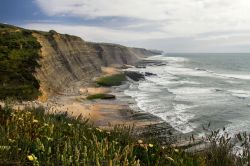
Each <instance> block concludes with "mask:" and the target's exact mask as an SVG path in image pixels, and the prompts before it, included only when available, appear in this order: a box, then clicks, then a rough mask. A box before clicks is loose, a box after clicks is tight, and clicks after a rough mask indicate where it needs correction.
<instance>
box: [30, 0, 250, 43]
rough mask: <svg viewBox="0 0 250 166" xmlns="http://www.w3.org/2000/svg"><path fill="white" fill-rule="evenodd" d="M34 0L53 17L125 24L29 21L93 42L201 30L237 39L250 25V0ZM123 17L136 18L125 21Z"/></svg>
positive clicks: (194, 34) (195, 33)
mask: <svg viewBox="0 0 250 166" xmlns="http://www.w3.org/2000/svg"><path fill="white" fill-rule="evenodd" d="M35 2H36V3H37V4H38V6H39V7H40V8H41V9H42V11H43V12H44V13H45V14H47V15H49V16H52V17H53V16H64V17H65V16H71V17H72V16H73V17H77V18H83V19H85V20H86V19H90V20H95V19H97V18H104V19H107V20H108V18H106V17H117V18H118V19H116V25H119V24H121V26H118V27H116V28H114V27H112V25H111V26H110V25H109V26H105V25H102V27H97V26H93V27H89V26H68V25H59V24H56V25H48V24H43V25H41V24H32V25H28V26H29V27H31V28H32V27H37V28H40V27H43V28H47V26H48V27H51V26H52V27H51V29H58V30H60V31H62V32H67V33H71V34H72V33H73V34H75V35H80V36H84V37H85V38H87V39H89V40H94V41H106V42H120V43H121V42H125V41H126V42H129V41H134V40H138V41H140V40H150V39H157V38H159V39H162V38H166V39H167V38H168V39H170V38H194V39H197V40H199V37H200V34H206V33H211V32H222V33H223V32H225V31H230V32H232V33H231V34H227V36H226V38H227V39H235V37H234V36H239V35H240V34H238V32H240V31H246V30H249V29H250V14H249V9H250V1H249V0H237V1H236V0H35ZM119 18H120V19H119ZM122 18H128V19H131V20H133V21H131V22H129V21H127V22H126V23H124V22H123V19H122ZM135 20H138V21H135ZM119 21H120V22H119ZM124 24H125V25H124ZM40 29H41V28H40ZM47 29H48V28H47ZM77 33H78V34H77ZM217 36H218V37H220V36H223V34H222V35H221V34H216V33H214V34H213V36H211V35H210V36H208V37H207V38H206V36H203V37H202V38H206V39H207V40H211V41H212V40H214V39H215V38H218V37H217ZM202 38H201V40H202ZM237 39H238V38H237ZM242 39H243V38H242ZM237 41H238V42H239V40H237ZM232 42H233V41H232ZM244 43H245V39H244Z"/></svg>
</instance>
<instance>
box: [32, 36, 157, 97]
mask: <svg viewBox="0 0 250 166" xmlns="http://www.w3.org/2000/svg"><path fill="white" fill-rule="evenodd" d="M33 36H34V37H36V38H37V41H38V42H39V43H40V44H41V46H42V48H41V58H40V61H39V64H40V68H38V69H37V71H36V78H37V79H38V80H39V81H40V87H41V91H42V93H43V97H44V98H47V97H48V96H51V95H53V94H55V93H57V92H60V91H61V90H62V89H63V88H66V87H69V86H71V84H72V83H74V82H76V81H80V80H82V81H85V82H89V81H90V80H91V79H92V78H93V77H95V76H97V75H98V74H100V72H101V67H102V66H110V65H114V64H120V65H121V64H135V63H136V62H138V61H139V60H140V59H141V58H143V57H145V56H149V55H153V54H154V52H152V51H148V50H145V49H140V48H129V47H125V46H121V45H115V44H101V43H90V42H85V41H84V40H82V39H81V38H79V37H76V36H70V35H62V34H58V33H56V32H55V31H50V32H49V33H44V32H34V33H33Z"/></svg>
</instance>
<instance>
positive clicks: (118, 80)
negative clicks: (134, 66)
mask: <svg viewBox="0 0 250 166" xmlns="http://www.w3.org/2000/svg"><path fill="white" fill-rule="evenodd" d="M123 81H126V76H125V74H123V73H122V74H115V75H111V76H104V77H101V78H99V79H97V80H96V83H97V84H98V85H100V86H119V85H121V84H122V82H123Z"/></svg>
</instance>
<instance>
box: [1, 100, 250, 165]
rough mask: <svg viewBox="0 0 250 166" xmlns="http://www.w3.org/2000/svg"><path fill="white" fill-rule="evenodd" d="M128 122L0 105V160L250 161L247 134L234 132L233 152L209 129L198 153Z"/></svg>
mask: <svg viewBox="0 0 250 166" xmlns="http://www.w3.org/2000/svg"><path fill="white" fill-rule="evenodd" d="M134 132H135V130H134V129H133V127H130V126H124V125H118V126H114V128H113V130H111V131H105V130H102V129H100V128H98V127H95V126H94V125H93V124H92V123H91V122H89V121H88V120H86V119H83V118H82V117H81V116H79V117H71V116H69V115H68V114H67V113H46V112H45V110H44V109H43V108H37V109H35V108H26V109H25V110H13V109H12V108H11V107H10V106H8V105H7V106H6V107H4V108H0V135H1V137H0V165H96V166H100V165H109V166H115V165H122V166H128V165H132V166H133V165H134V166H136V165H142V166H146V165H148V166H149V165H152V166H155V165H162V166H165V165H166V166H168V165H170V166H171V165H173V166H198V165H207V166H213V165H214V166H222V165H225V166H231V165H233V166H236V165H247V164H249V136H248V135H247V134H246V133H243V134H238V135H237V136H236V137H237V140H239V141H240V142H241V145H242V148H243V152H242V153H241V155H238V156H237V155H235V153H234V152H233V151H232V149H233V145H234V144H232V143H231V141H230V137H229V136H228V135H226V134H225V133H224V134H222V135H221V134H219V133H220V132H219V131H215V132H214V131H213V133H211V134H209V135H208V136H207V137H206V139H204V141H207V142H209V144H207V146H206V148H205V149H204V150H203V151H201V152H192V153H191V152H186V151H185V149H180V148H174V147H172V146H171V145H166V146H161V145H159V144H157V142H155V143H152V142H147V141H145V140H147V138H143V137H138V136H135V135H134Z"/></svg>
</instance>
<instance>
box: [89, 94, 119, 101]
mask: <svg viewBox="0 0 250 166" xmlns="http://www.w3.org/2000/svg"><path fill="white" fill-rule="evenodd" d="M87 99H88V100H94V99H115V96H114V95H111V94H104V93H99V94H94V95H89V96H88V97H87Z"/></svg>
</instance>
